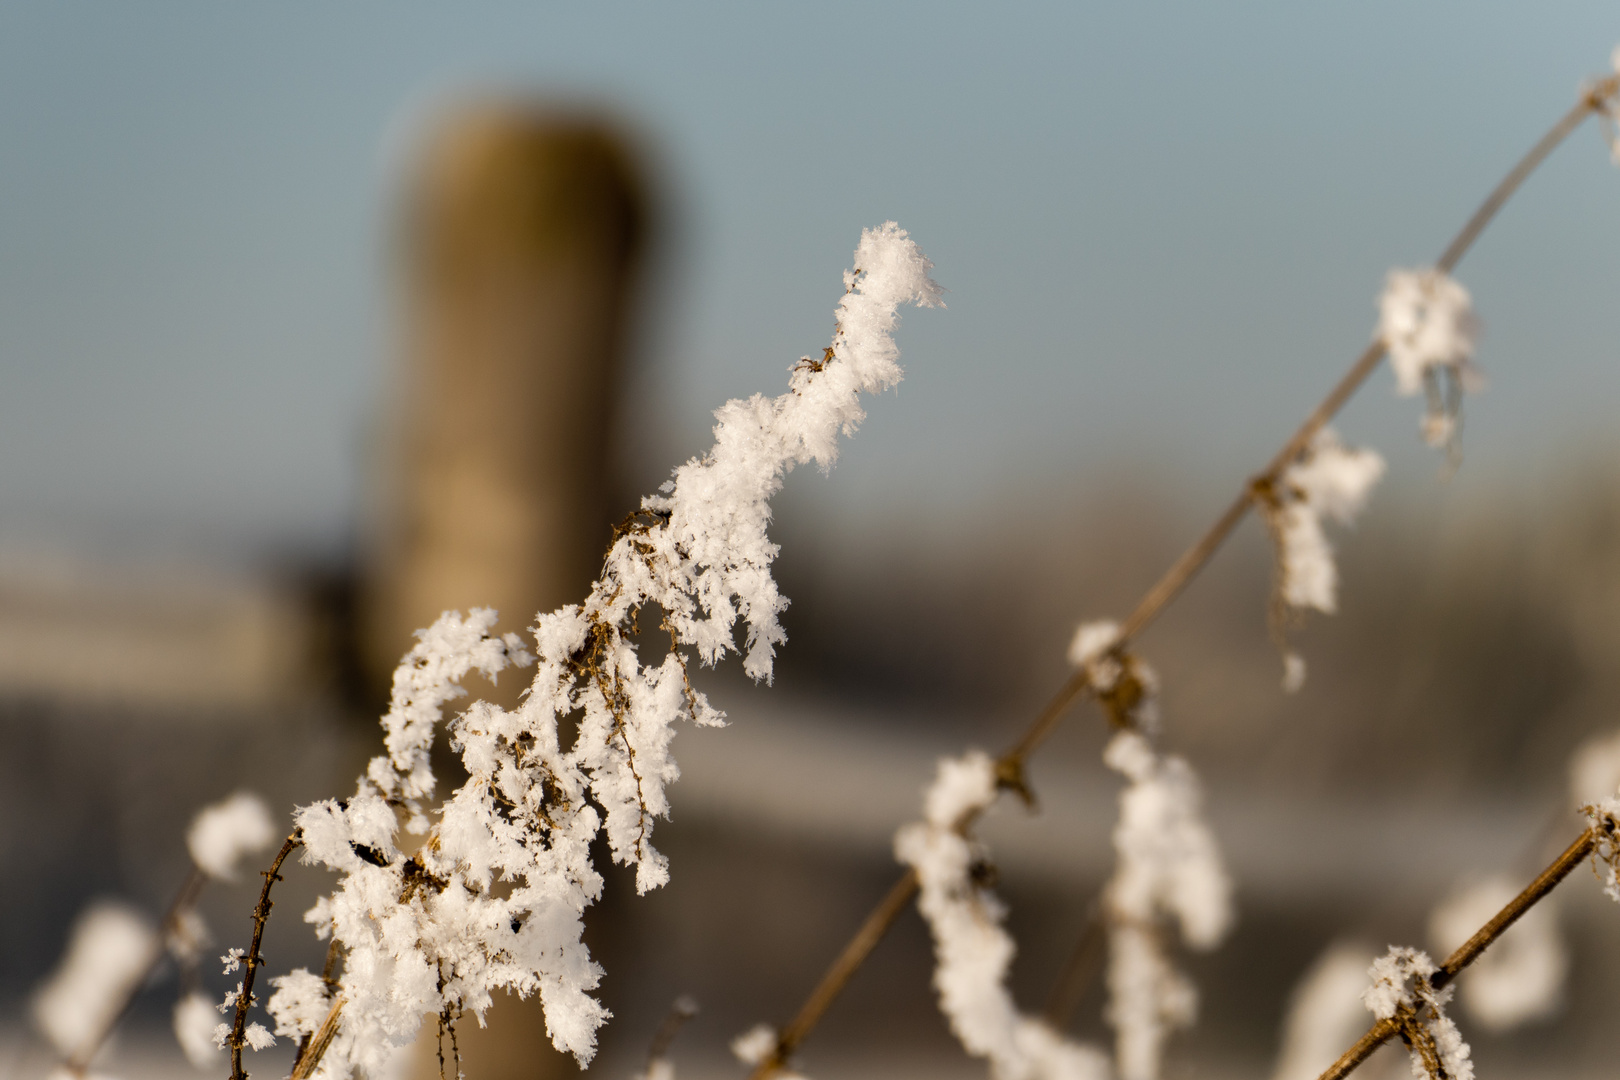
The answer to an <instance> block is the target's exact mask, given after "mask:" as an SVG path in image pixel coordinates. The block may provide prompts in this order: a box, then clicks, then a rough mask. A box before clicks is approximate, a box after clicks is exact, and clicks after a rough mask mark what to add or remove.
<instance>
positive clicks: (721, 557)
mask: <svg viewBox="0 0 1620 1080" xmlns="http://www.w3.org/2000/svg"><path fill="white" fill-rule="evenodd" d="M931 268H932V264H931V263H930V262H929V261H928V259H927V258H926V257H924V256H923V254H922V253H921V252H920V251H919V250H918V249H917V246H916V244H915V243H913V242H912V241H911V239H910V238H909V237H908V236H907V234H906V232H905V231H904V230H903V229H900V228H899V227H898V226H896V225H895V224H894V223H893V222H889V223H886V224H884V225H883V226H881V227H879V228H877V229H869V230H866V231H865V232H864V233H863V234H862V236H861V242H860V245H859V247H858V248H857V249H856V252H855V269H853V270H851V271H849V272H847V273H846V274H845V275H844V285H845V294H844V297H843V299H842V300H841V301H840V303H839V305H838V308H837V311H836V317H837V329H836V331H835V333H834V335H833V340H832V344H831V345H830V346H829V347H828V348H827V349H825V350H824V351H823V354H822V356H821V357H820V358H817V359H811V358H808V357H806V358H804V359H803V360H801V361H800V362H799V363H798V364H797V365H796V366H795V367H794V369H793V371H792V374H791V376H790V379H789V389H788V391H787V393H785V394H782V395H781V396H779V397H775V398H766V397H764V396H762V395H757V394H756V395H755V396H754V397H752V398H749V399H747V400H739V401H731V402H728V403H727V404H726V405H724V406H722V407H721V408H720V409H719V410H717V411H716V413H715V417H716V421H717V422H716V424H715V428H714V435H715V443H714V446H713V448H712V449H711V450H710V451H709V452H708V453H707V454H706V455H704V456H703V457H702V458H694V459H693V460H691V461H689V462H687V463H686V464H685V465H682V466H681V467H680V468H678V469H676V470H675V473H674V477H673V479H672V480H670V481H669V482H668V483H666V484H665V485H664V487H663V488H662V490H661V493H660V494H658V495H653V496H649V497H648V498H646V499H644V500H643V501H642V505H641V510H640V511H639V512H638V513H637V514H636V515H633V516H632V517H631V519H629V520H628V521H627V522H626V523H625V524H624V526H622V527H621V529H620V530H619V531H618V532H617V534H616V536H615V540H614V542H613V544H612V546H611V548H610V549H609V551H608V554H607V558H606V561H605V563H604V565H603V569H602V574H601V577H600V578H599V579H598V580H597V581H596V582H595V583H594V585H593V587H592V590H591V593H590V595H589V596H588V597H587V598H586V600H585V601H584V603H583V604H579V605H569V606H567V607H564V608H561V609H559V610H557V611H555V612H552V613H550V614H544V615H541V616H539V618H538V625H537V626H536V627H535V632H534V634H535V640H534V645H535V649H534V652H535V657H534V658H535V659H537V661H538V663H537V669H536V672H535V676H534V680H533V683H532V685H531V687H530V689H529V691H528V693H527V695H526V696H525V698H524V699H523V702H522V704H521V705H519V706H518V707H517V708H516V709H514V710H512V711H510V712H508V711H506V710H504V709H501V708H499V707H497V706H495V705H492V704H490V703H488V702H484V701H480V702H476V703H474V704H473V705H472V706H471V707H470V708H468V709H467V710H466V711H465V712H463V713H462V714H461V715H459V716H457V717H455V718H453V719H452V720H451V721H450V722H449V724H448V733H449V738H450V744H451V746H452V748H453V749H455V750H457V751H458V752H459V753H460V754H461V760H462V764H463V766H464V767H465V769H466V771H467V775H468V780H467V782H466V784H464V785H463V786H462V787H461V788H460V789H458V790H457V791H455V792H454V793H453V794H452V795H450V796H449V798H448V799H446V800H445V801H444V802H443V803H442V805H440V806H439V807H438V815H439V816H438V820H437V822H431V821H430V818H429V815H428V802H427V800H429V799H430V798H431V797H432V795H433V793H434V787H435V781H434V776H433V773H432V769H431V767H430V765H429V751H430V749H431V746H432V742H433V737H434V729H435V727H436V726H437V723H438V720H439V718H440V714H441V712H442V709H443V706H444V705H445V704H446V703H448V702H449V701H451V700H452V699H453V698H455V697H456V696H459V695H460V693H461V690H460V687H459V682H460V680H461V679H462V677H464V676H465V675H466V674H468V673H470V672H471V671H472V670H474V669H476V670H479V671H482V672H483V673H484V674H485V675H487V676H488V677H490V678H492V679H493V678H494V677H495V676H496V675H497V674H498V673H499V672H500V671H501V670H503V669H504V668H505V667H507V666H509V665H512V664H519V663H526V662H528V661H529V660H530V659H531V658H530V657H529V656H528V655H527V653H526V652H525V650H524V649H523V647H522V643H520V642H519V640H518V639H517V638H516V637H515V636H514V635H506V636H505V637H500V638H498V637H496V636H494V634H493V633H492V628H493V626H494V619H495V616H494V613H493V612H488V611H474V612H472V613H471V614H470V615H469V616H468V618H467V619H465V620H462V619H461V618H459V617H458V616H457V615H455V614H454V613H449V614H446V615H444V616H442V617H441V618H440V619H439V621H438V622H437V623H435V624H434V626H433V627H431V628H429V629H428V630H427V631H425V632H423V633H422V635H421V641H420V642H419V644H418V645H417V647H416V648H415V649H413V650H412V651H411V653H410V654H408V655H407V656H406V658H405V661H404V663H402V664H401V666H400V668H399V670H398V671H397V672H396V674H395V680H394V691H393V699H392V702H391V705H390V709H389V713H388V715H387V717H385V718H384V728H385V730H386V732H387V750H388V752H387V754H385V755H382V756H379V757H377V758H374V759H373V760H372V762H371V764H370V765H369V767H368V768H367V771H366V775H365V776H364V777H362V778H361V780H360V782H359V785H358V787H357V789H356V791H355V794H354V795H353V796H352V797H350V798H349V799H346V800H343V801H334V800H327V801H324V802H319V803H315V804H313V805H311V806H308V807H304V808H303V809H302V810H300V811H299V812H298V815H297V818H296V821H297V824H298V827H299V829H300V830H301V836H302V839H303V844H304V855H303V857H304V859H305V860H306V861H312V862H319V863H322V864H324V865H326V866H327V867H329V868H330V869H333V870H336V871H338V872H339V873H341V874H342V875H343V877H342V879H341V880H340V881H339V883H338V886H337V889H336V890H335V891H334V892H333V893H332V894H331V895H330V896H329V897H326V898H323V899H322V900H321V901H319V902H318V903H317V904H316V906H315V907H314V908H313V909H311V910H310V912H309V913H308V915H307V916H306V918H307V919H308V920H309V921H311V922H313V923H314V924H315V925H316V928H317V933H318V934H319V935H320V936H322V937H326V936H328V935H330V936H332V937H335V938H336V939H337V941H338V942H339V943H340V944H341V945H342V948H343V953H344V957H345V962H344V970H343V974H342V976H341V979H340V980H339V986H338V992H339V993H340V994H341V995H342V998H343V1000H344V1002H345V1005H344V1007H343V1011H342V1016H341V1025H340V1029H339V1031H338V1033H337V1035H336V1036H335V1038H334V1039H333V1041H332V1043H331V1044H330V1047H329V1049H327V1051H326V1053H325V1055H324V1057H323V1058H322V1059H321V1061H320V1063H319V1072H318V1073H317V1075H319V1076H323V1077H326V1078H328V1080H346V1078H347V1077H349V1076H351V1075H353V1073H354V1072H355V1071H356V1070H359V1071H360V1072H363V1073H366V1074H371V1075H375V1074H376V1073H377V1072H378V1070H379V1069H381V1068H382V1067H383V1066H384V1065H386V1063H387V1060H388V1058H389V1057H390V1056H391V1055H392V1053H393V1051H394V1049H395V1048H397V1047H400V1046H403V1045H404V1044H405V1043H406V1042H408V1041H409V1040H410V1039H411V1038H412V1037H414V1035H415V1033H416V1031H417V1030H418V1028H419V1027H420V1025H421V1023H422V1021H423V1019H424V1018H426V1017H429V1016H433V1015H435V1014H437V1015H438V1016H440V1017H441V1018H442V1019H443V1020H444V1022H445V1023H447V1024H449V1023H453V1022H454V1021H455V1019H456V1018H457V1017H459V1016H460V1015H462V1013H463V1012H464V1011H465V1012H468V1013H471V1014H473V1015H474V1016H475V1017H477V1018H478V1019H479V1020H480V1021H482V1018H483V1014H484V1011H485V1010H486V1009H487V1008H488V1007H489V1006H490V1004H491V1003H492V1000H493V998H492V995H493V993H494V992H495V991H499V990H506V991H510V992H516V993H517V994H518V995H520V996H527V995H529V994H538V995H539V996H540V999H541V1003H542V1005H543V1007H544V1011H545V1016H546V1026H547V1030H548V1032H549V1033H550V1035H551V1039H552V1042H553V1044H554V1045H555V1046H556V1047H557V1048H558V1049H559V1050H562V1051H565V1052H568V1053H572V1054H573V1055H574V1056H575V1057H576V1058H577V1059H578V1061H579V1062H580V1064H581V1065H584V1064H586V1063H588V1062H589V1061H590V1059H591V1057H592V1056H593V1054H594V1053H595V1049H596V1030H597V1028H598V1027H600V1025H601V1024H602V1023H603V1022H604V1021H605V1020H606V1019H607V1016H608V1013H607V1010H606V1009H604V1008H603V1007H602V1006H601V1004H600V1003H599V1002H598V1001H596V999H595V998H594V997H592V996H591V993H590V992H591V991H592V990H593V989H595V987H596V986H597V983H598V981H599V980H600V978H601V969H600V968H599V967H598V966H597V965H596V964H595V963H594V962H593V961H592V960H591V958H590V956H589V953H588V952H587V951H586V948H585V946H584V944H583V943H582V942H581V939H580V935H581V933H582V930H583V923H582V921H581V919H582V915H583V912H584V909H585V907H586V906H587V905H589V904H590V903H591V902H593V901H594V900H596V899H597V898H598V897H599V896H600V895H601V890H602V879H601V876H600V875H599V874H598V873H597V871H596V869H595V868H594V867H593V865H592V863H591V857H590V850H589V848H590V844H591V842H592V841H593V840H594V839H595V837H596V836H597V835H598V833H602V834H604V835H605V837H606V840H607V843H608V847H609V850H610V852H611V854H612V856H613V858H614V860H615V861H616V862H619V863H623V864H627V865H633V866H635V868H636V885H637V889H638V890H639V891H642V892H645V891H647V890H648V889H652V888H656V887H658V886H660V885H662V884H664V882H666V881H667V880H668V877H669V870H668V864H667V862H666V860H665V859H664V857H663V856H662V855H661V854H659V853H658V851H657V850H656V849H655V848H654V847H653V846H652V842H651V836H652V828H653V823H654V820H655V819H656V818H658V817H661V816H664V815H665V814H666V813H667V811H668V805H669V804H668V801H667V798H666V795H665V785H667V784H669V783H671V782H672V781H674V780H675V779H676V778H677V777H678V776H679V770H678V768H677V767H676V764H675V760H674V758H673V757H672V756H671V755H670V741H671V739H672V738H673V734H674V731H673V725H674V723H675V722H676V721H679V720H688V721H691V722H693V723H696V724H700V725H719V724H722V723H723V722H724V718H723V716H722V715H721V714H720V713H719V712H718V711H717V710H715V709H714V708H713V707H711V706H710V705H709V703H708V701H707V700H706V699H705V698H704V696H703V695H702V694H701V693H699V692H698V691H697V690H695V689H694V688H693V687H692V685H691V683H690V682H689V681H688V679H687V661H686V657H685V655H684V653H683V652H682V649H683V647H691V648H693V649H695V650H696V652H697V655H698V658H699V659H700V660H701V661H702V662H703V663H706V664H712V663H715V662H717V661H718V660H720V659H721V658H722V657H724V656H725V655H726V654H727V653H728V652H733V651H736V652H740V653H741V654H742V657H743V670H744V671H746V672H747V673H748V674H749V675H750V676H752V677H753V678H755V679H764V680H767V681H768V680H769V679H770V677H771V667H772V659H773V656H774V653H775V648H776V646H777V645H779V644H781V643H782V642H783V641H784V640H785V635H784V634H783V632H782V628H781V625H780V623H779V622H778V615H779V614H780V613H781V611H782V609H783V608H784V607H785V606H786V604H787V601H786V600H785V599H784V598H783V597H782V596H781V595H780V594H779V593H778V591H777V588H776V584H775V582H774V581H773V580H772V578H771V573H770V567H771V563H772V561H773V560H774V559H775V557H776V553H777V548H776V545H775V544H773V543H771V541H770V539H769V538H768V536H767V535H766V526H767V525H768V524H769V521H770V506H769V500H770V498H771V497H772V496H773V495H774V494H775V493H776V492H777V491H778V490H779V489H780V488H781V485H782V482H783V478H784V477H785V475H786V474H787V473H788V472H789V471H791V470H792V469H793V468H794V467H795V466H797V465H801V464H809V463H812V462H814V463H815V464H817V465H820V466H821V467H822V468H824V469H825V468H829V467H831V465H832V463H833V461H834V459H835V458H836V456H837V448H838V439H839V437H840V436H841V435H849V434H852V433H853V432H854V431H855V429H856V427H857V426H858V425H859V424H860V422H861V421H862V420H863V419H864V416H865V413H864V412H863V410H862V407H861V403H860V400H859V398H860V395H861V394H862V393H876V392H878V391H881V390H885V389H888V388H890V387H892V386H894V385H895V384H896V383H897V382H898V381H899V379H900V376H901V371H900V366H899V364H898V363H897V359H898V356H899V350H898V349H897V348H896V346H895V344H894V340H893V331H894V328H895V326H896V324H897V322H898V317H899V316H898V309H899V308H900V306H901V305H902V304H906V303H914V304H919V305H923V306H932V305H936V304H938V302H939V292H940V290H939V287H938V286H937V285H936V284H935V283H934V282H933V281H932V280H931V279H930V277H929V271H930V269H931ZM649 606H650V607H651V608H655V609H656V610H657V612H658V616H657V618H658V620H659V621H658V623H657V625H658V627H659V628H660V629H662V630H663V631H664V632H665V633H667V634H668V636H669V641H670V648H669V651H668V653H667V655H666V656H665V657H664V658H663V660H662V661H661V662H660V663H657V664H646V665H644V664H643V663H642V658H641V656H640V653H639V651H638V646H637V644H636V635H637V634H638V633H639V632H640V629H641V626H640V623H639V621H638V620H639V619H640V618H642V617H644V616H645V615H646V614H647V609H649ZM739 621H741V622H742V623H743V624H744V632H743V634H742V638H743V641H742V642H741V644H740V645H739V644H738V643H737V641H736V639H735V633H736V629H737V623H738V622H739ZM565 720H566V721H570V722H571V724H572V727H573V730H574V736H573V740H572V743H571V744H570V745H566V746H565V745H563V743H562V734H561V731H562V729H563V727H564V721H565ZM397 814H403V815H404V816H405V818H406V828H407V830H408V831H409V832H412V833H416V834H418V835H419V836H421V835H425V837H426V839H425V842H420V843H419V845H418V844H417V843H416V842H413V844H412V845H411V846H412V847H415V851H414V853H409V854H408V853H407V852H406V851H405V850H402V849H401V847H400V842H401V839H402V837H401V836H400V832H399V824H398V818H397V816H396V815H397ZM310 989H311V988H310V986H309V984H308V983H307V980H305V979H298V980H296V981H294V982H286V981H282V982H280V984H279V986H278V989H277V991H276V994H275V996H274V997H272V998H271V1001H270V1004H269V1008H270V1011H271V1013H272V1015H274V1016H276V1017H277V1025H278V1029H280V1028H282V1027H283V1026H286V1027H290V1028H295V1029H296V1030H298V1031H300V1032H302V1031H304V1030H306V1029H307V1027H308V1022H309V1018H310V1016H311V1015H312V1013H311V1007H312V1006H311V1003H310V1002H308V1001H307V1000H305V997H304V996H305V995H307V993H308V992H309V991H310ZM295 997H298V1001H296V1002H295V1001H294V998H295Z"/></svg>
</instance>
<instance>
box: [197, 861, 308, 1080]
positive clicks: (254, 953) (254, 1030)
mask: <svg viewBox="0 0 1620 1080" xmlns="http://www.w3.org/2000/svg"><path fill="white" fill-rule="evenodd" d="M302 842H303V840H302V837H301V836H300V834H299V833H298V832H296V831H295V832H294V833H293V834H292V835H291V836H289V837H287V839H286V841H284V842H283V843H282V845H281V850H280V851H278V852H277V853H276V858H275V861H274V862H272V863H271V864H270V869H268V870H266V871H265V872H264V886H263V887H262V888H261V889H260V890H259V902H258V903H257V904H255V905H254V907H253V938H252V941H251V943H250V944H249V945H248V950H247V954H246V955H245V956H244V955H243V953H242V950H240V949H232V950H230V951H229V952H228V953H226V954H225V956H224V957H223V959H224V961H225V973H226V974H227V975H229V974H231V973H232V972H234V971H236V970H238V969H241V970H242V979H241V981H240V982H238V983H237V984H236V989H235V990H232V991H231V992H230V993H229V994H227V995H226V997H225V1002H224V1004H225V1005H226V1006H229V1007H232V1008H234V1009H235V1018H234V1020H233V1021H232V1022H231V1026H230V1028H229V1030H228V1031H227V1030H225V1025H224V1024H220V1025H219V1027H218V1028H216V1029H215V1032H214V1041H215V1042H216V1043H217V1044H219V1045H222V1046H227V1047H229V1048H230V1051H231V1080H247V1073H246V1072H244V1071H243V1069H242V1048H243V1047H244V1046H252V1047H253V1049H255V1050H262V1049H263V1048H264V1047H266V1046H269V1045H271V1044H272V1043H274V1042H275V1041H276V1040H275V1039H274V1037H272V1036H271V1034H270V1032H268V1031H266V1030H265V1028H264V1026H263V1025H262V1024H249V1023H248V1010H249V1009H251V1008H252V1007H253V1004H254V1001H255V1000H256V999H255V998H254V995H253V983H254V981H255V980H256V979H257V978H258V974H259V969H260V968H261V967H263V966H264V956H263V954H262V953H260V952H259V945H260V943H261V942H263V940H264V925H265V923H266V922H268V921H269V919H270V909H271V908H272V907H274V906H275V905H274V904H273V903H272V902H271V900H270V890H271V889H272V888H274V887H275V884H276V882H278V881H280V880H281V864H282V863H284V862H286V861H287V856H289V855H291V854H292V853H293V850H294V849H295V848H297V847H298V846H299V845H300V844H301V843H302Z"/></svg>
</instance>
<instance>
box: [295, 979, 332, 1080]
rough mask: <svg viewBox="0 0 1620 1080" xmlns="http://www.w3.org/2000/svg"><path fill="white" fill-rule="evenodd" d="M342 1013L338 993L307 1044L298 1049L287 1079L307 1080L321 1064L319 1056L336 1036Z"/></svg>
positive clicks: (320, 1056)
mask: <svg viewBox="0 0 1620 1080" xmlns="http://www.w3.org/2000/svg"><path fill="white" fill-rule="evenodd" d="M342 1015H343V995H342V994H339V995H338V996H337V997H335V998H333V999H332V1008H331V1009H330V1010H329V1011H328V1012H327V1014H326V1019H325V1020H323V1021H321V1026H320V1027H319V1028H317V1029H316V1031H315V1034H314V1035H313V1036H311V1037H310V1040H309V1044H308V1045H307V1046H306V1047H304V1049H302V1050H300V1051H299V1053H298V1057H297V1059H296V1060H295V1061H294V1062H293V1067H292V1075H291V1076H290V1077H288V1080H309V1077H310V1076H312V1075H314V1073H315V1070H316V1068H318V1067H319V1066H320V1064H321V1058H323V1057H325V1056H326V1048H327V1047H329V1046H331V1045H332V1040H333V1038H335V1037H336V1036H337V1030H338V1020H339V1018H340V1017H342Z"/></svg>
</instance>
